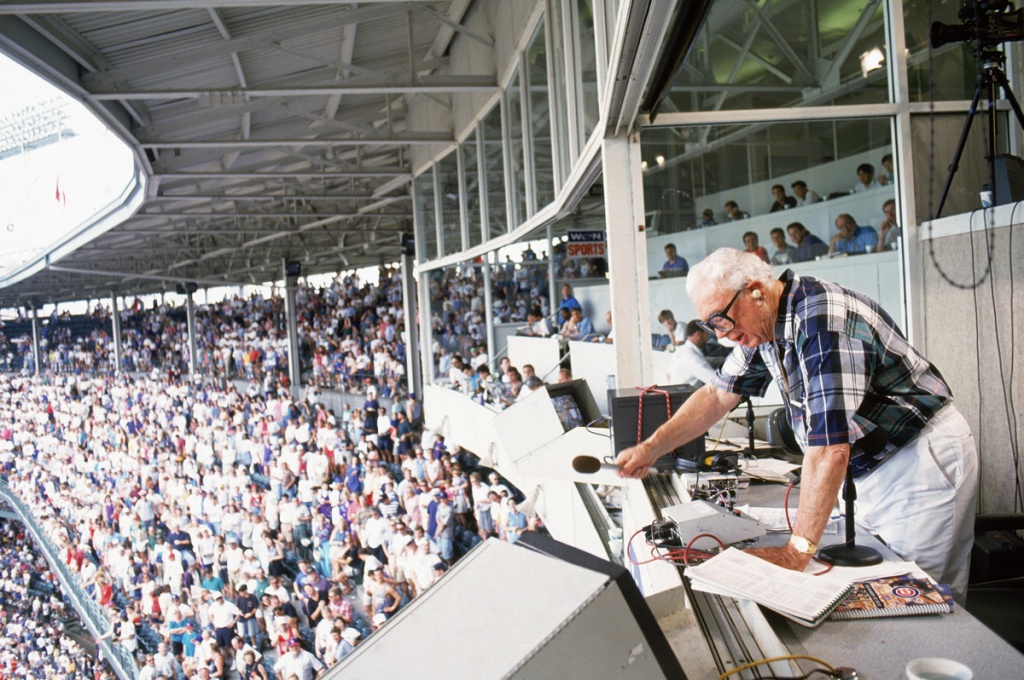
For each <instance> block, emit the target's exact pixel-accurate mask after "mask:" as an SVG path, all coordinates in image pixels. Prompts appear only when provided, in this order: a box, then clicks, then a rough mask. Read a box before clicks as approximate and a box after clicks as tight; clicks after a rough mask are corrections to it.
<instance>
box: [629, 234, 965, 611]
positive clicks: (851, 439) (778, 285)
mask: <svg viewBox="0 0 1024 680" xmlns="http://www.w3.org/2000/svg"><path fill="white" fill-rule="evenodd" d="M686 287H687V292H688V293H689V295H690V297H691V299H692V300H693V303H694V305H695V306H696V308H697V311H698V313H699V314H700V315H701V319H703V321H702V324H703V325H704V326H705V327H706V328H707V329H708V330H710V331H712V332H714V333H716V334H717V335H718V337H720V338H721V337H727V338H729V339H730V340H732V341H733V342H734V343H736V345H738V347H737V348H736V349H735V350H734V351H733V352H732V354H731V355H730V356H729V357H728V358H727V359H726V361H725V363H724V364H723V365H722V367H721V368H720V369H719V370H718V372H717V374H716V376H715V378H714V380H713V381H712V382H711V383H710V384H708V385H705V386H704V387H703V388H701V389H700V390H699V391H698V392H697V393H695V394H694V395H693V397H691V398H690V399H689V400H687V401H686V402H685V403H684V404H683V406H682V407H681V408H680V409H679V411H678V412H677V413H676V414H675V416H673V417H672V418H671V419H670V420H669V421H668V422H667V423H665V424H664V425H663V426H662V427H661V428H659V429H658V430H657V431H656V432H655V433H654V434H653V435H652V436H651V437H650V438H649V439H647V440H646V441H644V442H642V443H641V444H639V445H638V446H636V447H633V448H630V449H626V450H625V451H623V452H622V453H621V454H620V455H619V457H618V460H617V461H616V463H617V464H618V465H620V466H621V467H622V471H621V474H622V475H623V476H626V477H643V476H644V475H646V474H647V472H648V470H649V468H650V466H651V465H653V464H654V462H655V461H656V460H657V459H658V458H659V457H660V456H661V455H664V454H665V453H667V452H669V451H672V450H673V449H675V448H676V447H677V446H679V445H681V444H683V443H685V442H688V441H690V440H692V439H694V438H696V437H699V436H701V435H702V434H703V433H704V432H706V431H707V430H708V429H709V427H710V426H711V425H713V424H714V423H716V422H718V421H719V420H720V419H721V418H722V417H724V416H725V415H726V414H727V413H728V412H729V411H731V410H732V409H733V408H735V407H736V406H737V405H738V404H739V402H740V399H741V398H742V397H744V396H761V395H763V394H764V393H765V391H766V390H767V388H768V386H769V384H770V383H771V382H772V381H773V380H774V381H775V382H776V384H778V386H779V389H780V391H781V392H782V395H783V399H784V401H785V404H786V407H787V410H788V412H789V415H790V418H791V420H792V423H793V430H794V433H795V434H796V437H797V440H798V441H799V442H800V444H801V447H802V448H803V450H804V453H805V455H804V460H803V472H802V475H801V484H800V486H801V493H800V503H799V507H798V510H797V515H796V520H795V521H794V522H793V536H792V538H791V539H790V542H789V543H788V544H787V545H786V546H783V547H781V548H759V549H755V550H752V551H751V552H754V553H755V554H757V555H758V556H759V557H762V558H764V559H766V560H769V561H771V562H774V563H776V564H779V565H781V566H784V567H788V568H792V569H797V570H802V569H803V568H804V567H805V566H806V565H807V563H808V562H809V561H810V559H811V556H812V555H813V554H814V553H815V551H816V549H817V546H816V544H817V542H818V541H819V539H820V538H821V534H822V532H823V531H824V529H825V525H826V524H827V523H828V519H829V515H830V514H831V512H832V510H833V508H834V507H835V504H836V498H837V496H838V494H839V490H840V487H841V486H842V484H843V480H844V477H845V474H846V468H847V465H851V466H852V467H853V471H854V476H855V477H856V478H857V496H858V498H857V507H858V509H857V521H858V523H860V524H862V525H864V526H865V527H866V528H867V529H868V530H869V531H871V532H872V533H874V534H876V535H878V536H879V537H880V538H882V539H883V540H884V541H885V542H886V543H887V544H888V545H889V546H890V547H891V548H892V549H893V550H894V551H895V552H896V553H897V554H899V555H900V556H901V557H903V558H904V559H908V560H914V561H915V562H917V563H918V565H919V566H920V567H921V568H923V569H924V570H925V571H926V572H928V574H929V575H931V576H932V577H933V578H934V579H936V580H938V581H940V582H942V583H949V584H951V585H952V586H953V594H954V597H956V598H957V600H958V601H962V599H963V596H964V593H965V591H966V586H967V575H968V567H969V562H970V551H971V545H972V543H973V524H974V512H975V497H976V495H977V491H978V455H977V451H976V449H975V446H974V439H973V437H972V435H971V432H970V429H969V427H968V425H967V422H966V421H965V420H964V418H963V416H962V415H961V414H960V413H959V412H958V411H957V410H956V408H955V407H954V406H953V405H952V403H951V402H952V394H951V392H950V389H949V386H948V385H947V384H946V382H945V380H944V379H943V378H942V375H941V374H940V373H939V371H938V369H936V368H935V367H934V366H932V365H931V364H930V363H929V362H928V360H927V359H925V358H924V357H923V356H922V355H921V354H920V353H919V352H918V351H917V350H916V349H914V348H913V347H912V346H911V345H910V344H909V343H908V342H907V340H906V338H904V337H903V334H902V333H901V332H900V330H899V328H897V327H896V324H895V323H894V322H893V320H892V319H891V318H890V317H889V316H888V315H887V314H886V313H885V311H883V310H882V309H881V308H880V307H879V306H878V305H877V304H876V303H875V302H873V301H872V300H869V299H868V298H866V297H864V296H863V295H861V294H860V293H857V292H854V291H851V290H848V289H846V288H843V287H841V286H838V285H835V284H832V283H828V282H825V281H820V280H817V279H813V278H811V277H800V276H797V275H796V274H794V273H793V272H792V271H786V272H785V273H784V274H783V275H782V276H781V277H779V278H776V277H775V275H774V272H773V271H772V269H771V267H770V266H768V265H767V264H764V263H763V262H761V261H760V259H759V258H757V256H752V255H749V254H746V253H743V252H741V251H738V250H733V249H731V248H722V249H720V250H717V251H715V252H714V253H712V254H711V255H710V256H708V257H707V258H706V259H705V260H703V261H702V262H700V263H699V264H697V265H695V266H694V267H693V268H692V269H691V270H690V276H689V277H688V279H687V282H686Z"/></svg>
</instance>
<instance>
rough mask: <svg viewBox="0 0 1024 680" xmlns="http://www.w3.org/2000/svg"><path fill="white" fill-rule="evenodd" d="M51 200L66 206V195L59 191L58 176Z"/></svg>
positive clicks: (58, 176)
mask: <svg viewBox="0 0 1024 680" xmlns="http://www.w3.org/2000/svg"><path fill="white" fill-rule="evenodd" d="M53 199H54V200H55V201H57V202H58V203H60V204H61V205H67V204H68V195H67V194H65V193H64V192H63V191H61V190H60V175H57V189H56V191H54V193H53Z"/></svg>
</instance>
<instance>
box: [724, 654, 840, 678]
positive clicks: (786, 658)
mask: <svg viewBox="0 0 1024 680" xmlns="http://www.w3.org/2000/svg"><path fill="white" fill-rule="evenodd" d="M793 659H804V660H806V661H813V662H814V663H816V664H821V665H822V666H824V667H825V668H827V669H829V670H830V671H832V672H835V670H836V669H835V667H834V666H831V665H830V664H829V663H828V662H826V661H822V660H821V659H819V658H817V657H813V656H806V655H804V654H786V655H785V656H773V657H771V658H770V659H761V660H760V661H751V662H750V663H748V664H744V665H742V666H739V667H737V668H734V669H732V670H731V671H726V672H725V673H722V674H721V675H719V676H718V680H725V678H727V677H729V676H730V675H736V674H737V673H742V672H743V671H745V670H747V669H748V668H753V667H754V666H760V665H762V664H766V663H774V662H776V661H791V660H793Z"/></svg>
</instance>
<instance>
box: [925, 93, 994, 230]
mask: <svg viewBox="0 0 1024 680" xmlns="http://www.w3.org/2000/svg"><path fill="white" fill-rule="evenodd" d="M987 80H988V78H987V75H983V76H979V77H978V85H977V86H976V87H975V88H974V99H972V100H971V108H970V109H968V110H967V120H965V121H964V129H963V131H961V133H960V141H959V142H957V145H956V153H954V154H953V162H952V163H950V164H949V174H948V175H947V176H946V185H945V186H944V187H942V195H941V196H940V197H939V207H938V208H936V209H935V218H934V219H939V217H940V216H941V215H942V207H943V206H944V205H946V197H947V196H949V188H950V187H951V186H952V185H953V176H954V175H956V171H957V170H958V169H959V168H960V157H961V156H963V155H964V147H965V146H966V145H967V135H968V134H969V133H970V131H971V123H972V122H974V115H975V114H976V113H977V112H978V102H979V101H981V92H982V89H983V88H984V86H985V83H986V82H987Z"/></svg>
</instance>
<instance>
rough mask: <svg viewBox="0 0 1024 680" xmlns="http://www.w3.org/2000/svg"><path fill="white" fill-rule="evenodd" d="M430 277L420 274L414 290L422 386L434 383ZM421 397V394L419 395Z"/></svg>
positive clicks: (424, 273) (427, 274)
mask: <svg viewBox="0 0 1024 680" xmlns="http://www.w3.org/2000/svg"><path fill="white" fill-rule="evenodd" d="M429 277H430V275H429V273H427V272H421V273H420V275H419V284H420V285H419V287H418V288H417V290H416V299H417V300H418V301H419V315H420V318H419V326H420V363H421V366H422V371H421V372H422V374H423V384H424V385H432V384H433V383H434V352H433V350H432V349H431V347H432V345H431V324H430V319H431V314H430V278H429ZM419 397H420V398H422V397H423V395H422V394H420V395H419Z"/></svg>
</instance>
